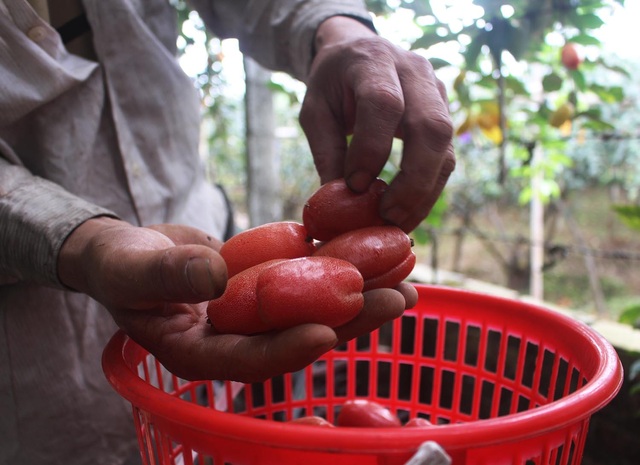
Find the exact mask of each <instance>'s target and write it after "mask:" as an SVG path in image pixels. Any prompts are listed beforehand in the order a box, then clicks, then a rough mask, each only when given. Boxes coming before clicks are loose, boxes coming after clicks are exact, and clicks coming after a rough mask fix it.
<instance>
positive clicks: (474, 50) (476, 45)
mask: <svg viewBox="0 0 640 465" xmlns="http://www.w3.org/2000/svg"><path fill="white" fill-rule="evenodd" d="M486 43H487V32H486V31H484V30H482V31H479V32H478V34H477V35H476V36H475V37H472V38H471V43H470V44H469V46H468V47H467V49H466V50H465V52H464V54H463V55H464V60H465V63H466V67H467V68H468V69H477V62H478V56H480V50H481V49H482V46H483V45H485V44H486Z"/></svg>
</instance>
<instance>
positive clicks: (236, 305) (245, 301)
mask: <svg viewBox="0 0 640 465" xmlns="http://www.w3.org/2000/svg"><path fill="white" fill-rule="evenodd" d="M282 261H284V259H276V260H268V261H266V262H263V263H260V264H258V265H255V266H252V267H251V268H248V269H246V270H244V271H241V272H240V273H238V274H236V275H235V276H233V277H232V278H231V279H229V281H227V288H226V289H225V291H224V293H223V294H222V295H221V296H220V297H219V298H217V299H214V300H211V301H209V304H208V306H207V316H208V317H209V320H210V321H211V325H212V326H213V328H214V330H215V331H217V332H219V333H222V334H246V335H248V334H256V333H263V332H265V331H268V330H269V329H271V328H269V326H267V325H266V324H265V323H264V322H263V321H262V320H261V319H260V317H259V316H258V296H257V292H256V291H257V283H258V275H259V274H260V273H261V272H262V271H263V270H264V269H266V268H268V267H270V266H272V265H274V264H276V263H279V262H282Z"/></svg>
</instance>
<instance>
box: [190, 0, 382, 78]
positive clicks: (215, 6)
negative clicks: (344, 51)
mask: <svg viewBox="0 0 640 465" xmlns="http://www.w3.org/2000/svg"><path fill="white" fill-rule="evenodd" d="M191 3H192V4H193V5H194V7H196V8H197V10H198V12H199V14H200V16H201V17H202V18H203V20H204V22H205V24H207V26H208V27H209V28H211V30H212V31H213V32H214V33H215V34H216V35H218V36H219V37H222V38H229V37H234V38H237V39H238V40H239V41H240V48H241V50H242V52H243V53H245V54H247V55H249V56H251V57H252V58H254V59H255V60H256V61H258V62H259V63H261V64H262V65H263V66H265V67H267V68H270V69H273V70H278V71H284V72H287V73H289V74H291V75H292V76H294V77H296V78H298V79H300V80H302V81H305V79H306V77H307V74H308V72H309V68H310V66H311V60H312V58H313V40H314V37H315V33H316V30H317V28H318V26H319V25H320V23H322V22H323V21H324V20H326V19H327V18H330V17H332V16H349V17H352V18H355V19H357V20H359V21H361V22H363V23H364V24H366V25H367V26H369V27H370V28H372V29H373V24H372V22H371V16H370V15H369V13H368V12H367V9H366V8H365V5H364V2H363V1H361V0H345V1H331V0H191Z"/></svg>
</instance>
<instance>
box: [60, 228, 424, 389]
mask: <svg viewBox="0 0 640 465" xmlns="http://www.w3.org/2000/svg"><path fill="white" fill-rule="evenodd" d="M220 245H221V244H220V242H219V241H218V240H216V239H214V238H211V237H209V236H207V235H206V234H205V233H203V232H202V231H199V230H197V229H194V228H189V227H186V226H176V225H158V226H152V227H149V228H140V227H135V226H132V225H130V224H128V223H125V222H122V221H118V220H114V219H110V218H96V219H92V220H89V221H87V222H85V223H84V224H82V225H81V226H80V227H78V228H77V229H76V230H75V231H74V232H73V233H72V234H71V235H70V236H69V238H68V239H67V240H66V241H65V243H64V245H63V248H62V251H61V253H60V257H59V260H58V271H59V275H60V279H61V281H62V282H63V283H64V284H66V285H67V286H69V287H71V288H73V289H75V290H77V291H80V292H84V293H86V294H88V295H90V296H92V297H93V298H95V299H96V300H98V301H99V302H101V303H102V304H103V305H104V306H105V307H106V308H107V309H108V310H109V312H110V313H111V315H112V316H113V318H114V320H115V321H116V323H117V324H118V325H119V326H120V327H121V328H122V329H123V330H124V331H125V332H126V333H127V334H128V335H129V336H130V337H131V338H132V339H133V340H135V341H136V342H138V343H139V344H140V345H142V346H143V347H145V348H146V349H147V350H148V351H149V352H151V353H152V354H153V355H154V356H156V358H157V359H158V360H159V361H160V362H161V363H163V364H164V365H165V366H166V367H167V369H169V370H170V371H172V372H173V373H174V374H176V375H177V376H180V377H183V378H185V379H230V380H238V381H245V382H250V381H259V380H264V379H266V378H269V377H272V376H274V375H277V374H281V373H284V372H291V371H296V370H299V369H301V368H303V367H304V366H306V365H308V364H309V363H311V362H313V361H314V360H315V359H317V358H318V357H319V356H320V355H322V354H323V353H324V352H326V351H328V350H330V349H331V348H332V347H334V346H335V345H336V344H338V343H339V342H342V341H344V340H347V339H350V338H352V337H355V336H358V335H360V334H364V333H366V332H369V331H371V330H373V329H375V328H377V327H378V326H380V325H381V324H382V323H384V322H385V321H387V320H390V319H392V318H395V317H397V316H399V315H400V314H401V313H402V311H403V310H404V308H405V306H412V305H413V304H414V303H415V299H416V297H417V294H416V292H415V289H413V288H412V287H411V286H409V285H406V284H404V285H401V286H399V287H398V290H392V289H384V290H376V291H370V292H369V293H367V294H365V307H364V308H363V310H362V312H361V313H360V315H358V317H356V318H355V319H354V320H353V321H352V322H350V323H348V324H346V325H345V326H343V327H341V328H337V329H336V330H335V331H334V330H333V329H331V328H329V327H326V326H322V325H301V326H297V327H294V328H291V329H289V330H286V331H281V332H273V333H268V334H261V335H256V336H239V335H231V334H227V335H219V334H214V333H213V332H212V329H211V326H210V325H209V324H208V323H207V315H206V307H207V302H208V301H209V300H210V299H213V298H216V297H218V296H220V295H221V294H222V292H223V291H224V289H225V286H226V281H227V272H226V265H225V263H224V261H223V260H222V257H220V255H219V254H218V253H217V250H219V248H220Z"/></svg>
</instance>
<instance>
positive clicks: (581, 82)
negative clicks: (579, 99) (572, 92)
mask: <svg viewBox="0 0 640 465" xmlns="http://www.w3.org/2000/svg"><path fill="white" fill-rule="evenodd" d="M569 74H570V75H571V77H572V78H573V82H575V84H576V87H577V88H578V90H580V91H582V92H584V91H585V90H587V82H586V80H585V78H584V74H583V73H582V71H580V70H579V69H574V70H571V72H570V73H569Z"/></svg>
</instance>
